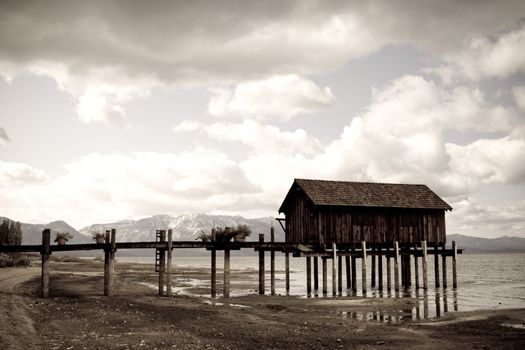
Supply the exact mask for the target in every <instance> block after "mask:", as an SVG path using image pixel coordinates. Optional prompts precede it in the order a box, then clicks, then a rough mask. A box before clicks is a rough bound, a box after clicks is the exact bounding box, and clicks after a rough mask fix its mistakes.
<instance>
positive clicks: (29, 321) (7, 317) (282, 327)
mask: <svg viewBox="0 0 525 350" xmlns="http://www.w3.org/2000/svg"><path fill="white" fill-rule="evenodd" d="M102 271H103V265H102V263H101V262H97V261H80V262H57V261H53V262H52V265H51V280H50V294H51V296H52V297H51V298H49V299H42V298H40V297H39V296H38V291H39V283H40V279H39V273H40V270H39V268H38V267H37V266H36V267H31V268H4V269H1V270H0V308H1V310H3V312H2V313H0V348H1V349H173V348H175V349H252V348H257V349H259V348H260V349H317V348H327V349H338V348H340V349H405V348H414V349H458V348H463V349H522V348H523V347H524V346H525V309H508V310H486V311H472V312H454V313H448V314H447V315H446V316H445V317H442V318H438V319H431V320H423V321H412V320H408V319H399V320H396V322H389V318H388V316H387V315H393V314H395V313H396V310H400V309H404V308H411V307H412V306H413V303H414V302H415V301H413V300H411V299H410V298H402V299H397V298H368V299H365V298H358V297H354V298H352V297H342V298H308V299H306V298H298V297H291V296H290V297H287V296H258V295H257V296H256V295H253V296H242V297H234V298H230V299H227V300H225V299H222V298H218V299H214V300H210V299H209V298H202V297H191V296H186V295H175V296H170V297H158V296H157V291H156V290H154V289H152V288H151V287H148V285H150V284H153V283H155V281H156V274H155V273H154V272H153V267H152V266H151V265H143V264H141V265H137V264H125V263H119V264H118V266H117V278H116V281H115V296H114V297H112V298H108V297H104V296H103V295H102V294H103V277H102ZM187 273H190V274H194V277H199V276H201V275H203V274H205V273H206V271H203V270H201V269H195V270H194V271H187ZM233 277H234V278H235V275H234V276H233ZM367 313H369V314H370V313H372V314H374V315H378V316H377V318H376V319H375V320H374V319H372V320H368V321H365V320H362V319H360V318H362V317H359V315H366V314H367ZM374 318H375V317H374Z"/></svg>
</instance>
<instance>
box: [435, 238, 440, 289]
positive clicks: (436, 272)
mask: <svg viewBox="0 0 525 350" xmlns="http://www.w3.org/2000/svg"><path fill="white" fill-rule="evenodd" d="M434 282H435V286H436V288H439V285H440V283H439V251H438V246H437V245H435V246H434Z"/></svg>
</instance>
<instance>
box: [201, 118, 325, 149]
mask: <svg viewBox="0 0 525 350" xmlns="http://www.w3.org/2000/svg"><path fill="white" fill-rule="evenodd" d="M203 130H204V132H205V133H206V134H207V135H208V136H210V137H212V138H214V139H217V140H221V141H239V142H242V143H244V144H245V145H247V146H249V147H251V148H252V149H254V150H255V152H257V153H281V154H295V153H301V154H305V155H312V154H317V153H318V152H320V151H321V150H322V145H321V143H320V142H319V140H317V139H316V138H313V137H309V136H308V134H307V133H306V131H304V130H303V129H297V130H295V131H281V130H280V129H279V128H277V127H275V126H271V125H261V124H260V123H258V122H256V121H253V120H245V121H244V122H243V123H240V124H234V123H215V124H212V125H209V126H206V127H204V129H203Z"/></svg>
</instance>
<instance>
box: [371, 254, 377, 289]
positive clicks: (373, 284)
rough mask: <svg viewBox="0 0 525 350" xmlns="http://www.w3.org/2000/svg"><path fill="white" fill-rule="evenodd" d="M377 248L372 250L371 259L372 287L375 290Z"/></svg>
mask: <svg viewBox="0 0 525 350" xmlns="http://www.w3.org/2000/svg"><path fill="white" fill-rule="evenodd" d="M375 251H376V250H375V248H372V249H371V256H370V259H371V260H372V271H371V274H370V286H371V287H372V288H374V287H375V286H376V256H375Z"/></svg>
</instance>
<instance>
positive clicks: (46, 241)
mask: <svg viewBox="0 0 525 350" xmlns="http://www.w3.org/2000/svg"><path fill="white" fill-rule="evenodd" d="M40 254H41V255H42V279H41V286H40V289H41V291H40V292H41V295H42V298H48V297H49V255H51V230H50V229H48V228H46V229H44V230H43V231H42V251H41V252H40Z"/></svg>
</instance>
